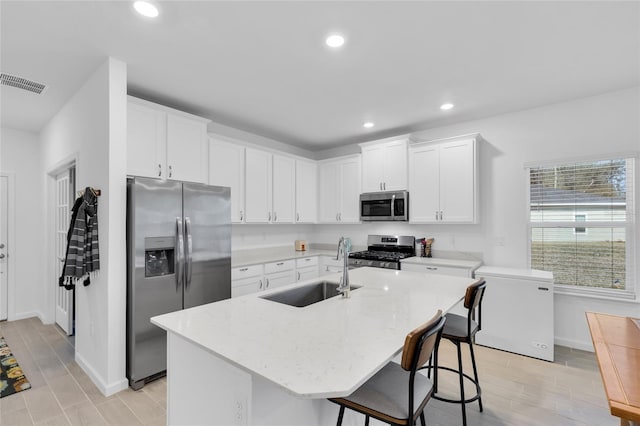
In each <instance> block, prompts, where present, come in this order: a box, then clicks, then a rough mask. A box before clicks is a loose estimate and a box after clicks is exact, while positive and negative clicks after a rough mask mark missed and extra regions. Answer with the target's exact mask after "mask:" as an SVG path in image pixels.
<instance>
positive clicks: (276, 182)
mask: <svg viewBox="0 0 640 426" xmlns="http://www.w3.org/2000/svg"><path fill="white" fill-rule="evenodd" d="M245 160H246V162H245V210H246V211H245V222H246V223H293V221H294V205H295V204H294V196H295V160H294V159H293V158H290V157H285V156H281V155H276V154H271V153H269V152H266V151H261V150H258V149H253V148H246V153H245Z"/></svg>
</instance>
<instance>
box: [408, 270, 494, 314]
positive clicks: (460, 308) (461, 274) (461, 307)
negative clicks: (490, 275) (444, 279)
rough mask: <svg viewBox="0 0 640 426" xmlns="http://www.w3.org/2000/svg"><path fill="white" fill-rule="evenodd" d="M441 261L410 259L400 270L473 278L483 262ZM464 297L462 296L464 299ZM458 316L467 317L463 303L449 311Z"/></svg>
mask: <svg viewBox="0 0 640 426" xmlns="http://www.w3.org/2000/svg"><path fill="white" fill-rule="evenodd" d="M438 261H439V259H433V258H425V257H410V258H408V259H403V260H402V263H401V267H400V269H401V270H403V271H415V272H426V273H428V274H434V275H435V274H439V275H454V276H457V277H465V278H473V275H474V272H475V271H476V270H477V269H478V268H479V267H480V265H481V264H482V262H480V261H475V260H469V261H463V260H453V261H452V260H448V259H442V260H440V263H439V262H438ZM463 296H464V295H463V294H461V295H460V297H461V298H462V297H463ZM449 312H451V313H453V314H456V315H461V316H465V317H466V316H467V312H468V311H467V309H466V308H465V307H464V304H463V302H462V301H460V302H459V303H457V304H456V305H455V306H454V307H453V308H451V310H450V311H449Z"/></svg>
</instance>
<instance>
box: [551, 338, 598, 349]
mask: <svg viewBox="0 0 640 426" xmlns="http://www.w3.org/2000/svg"><path fill="white" fill-rule="evenodd" d="M554 342H555V344H556V345H559V346H566V347H567V348H572V349H579V350H581V351H587V352H593V345H592V344H591V342H582V341H579V340H571V339H564V338H562V337H558V336H556V337H555V339H554Z"/></svg>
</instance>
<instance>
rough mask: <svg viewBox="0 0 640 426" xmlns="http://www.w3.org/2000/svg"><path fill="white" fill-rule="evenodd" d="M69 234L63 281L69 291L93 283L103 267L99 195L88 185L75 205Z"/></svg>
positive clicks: (61, 278)
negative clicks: (99, 240) (100, 249)
mask: <svg viewBox="0 0 640 426" xmlns="http://www.w3.org/2000/svg"><path fill="white" fill-rule="evenodd" d="M72 213H73V214H72V216H71V224H70V226H69V232H68V233H67V254H66V257H65V261H64V267H63V272H62V276H61V277H60V281H59V284H60V286H63V287H64V288H66V289H67V290H71V289H73V288H74V286H75V285H76V284H77V283H78V282H80V281H82V282H83V284H84V285H85V286H87V285H89V284H91V280H90V275H91V273H94V274H93V275H94V276H95V273H97V271H98V270H99V269H100V255H99V246H98V197H96V195H95V194H94V193H93V191H91V188H89V187H87V188H86V189H85V191H84V194H83V195H82V197H80V198H78V199H77V200H76V202H75V203H74V205H73V209H72Z"/></svg>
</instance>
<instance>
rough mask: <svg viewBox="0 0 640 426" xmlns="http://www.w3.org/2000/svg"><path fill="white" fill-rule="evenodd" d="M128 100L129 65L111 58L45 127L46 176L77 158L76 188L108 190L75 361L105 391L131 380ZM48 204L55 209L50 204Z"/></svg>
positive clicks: (80, 292)
mask: <svg viewBox="0 0 640 426" xmlns="http://www.w3.org/2000/svg"><path fill="white" fill-rule="evenodd" d="M126 102H127V101H126V65H125V64H124V63H122V62H120V61H118V60H115V59H109V60H107V61H106V62H105V63H104V64H103V65H101V66H100V67H99V68H98V69H97V70H96V71H95V73H94V74H93V75H92V76H91V77H90V78H89V79H88V80H87V81H86V82H85V83H84V85H83V86H82V87H81V88H80V89H79V90H78V91H77V92H76V94H75V95H74V96H73V97H72V98H71V99H70V100H69V101H68V102H67V103H66V104H65V106H64V107H63V108H62V109H61V110H60V111H59V112H58V113H57V114H56V116H55V117H54V118H53V119H52V120H51V121H50V122H49V123H48V124H47V125H46V126H45V128H44V129H43V130H42V132H41V147H42V150H41V155H42V163H43V169H44V171H45V173H49V172H51V171H52V170H53V169H55V168H56V167H58V166H59V165H60V164H62V163H64V162H65V161H68V160H69V159H70V158H73V157H76V158H77V160H78V163H77V167H76V171H77V175H76V185H77V187H78V188H84V187H86V186H91V187H93V188H98V189H101V190H102V196H101V197H100V199H99V207H98V223H99V235H98V237H99V241H100V273H99V275H98V277H97V278H96V279H92V282H91V285H89V286H87V287H84V286H78V287H76V361H77V362H78V364H80V365H81V366H82V367H83V369H84V370H85V371H86V372H87V374H89V375H90V376H91V378H92V379H93V381H94V383H96V385H97V386H98V387H99V388H100V390H101V391H102V392H103V393H105V394H107V395H108V394H111V393H114V392H116V391H118V390H121V389H124V388H126V385H127V382H126V378H125V318H126V273H125V268H126V257H125V234H124V230H125V208H126V204H125V203H126V108H127V104H126ZM45 179H50V178H45ZM43 184H44V185H43V186H47V185H48V182H43ZM47 207H48V208H49V209H50V206H49V203H48V204H47ZM47 216H51V215H50V214H47ZM46 293H47V302H46V303H47V307H46V308H47V316H49V317H51V316H52V311H53V306H54V305H53V303H54V302H53V293H52V291H50V290H49V289H47V292H46Z"/></svg>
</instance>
